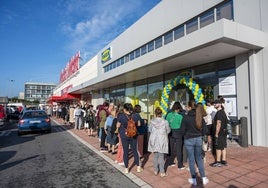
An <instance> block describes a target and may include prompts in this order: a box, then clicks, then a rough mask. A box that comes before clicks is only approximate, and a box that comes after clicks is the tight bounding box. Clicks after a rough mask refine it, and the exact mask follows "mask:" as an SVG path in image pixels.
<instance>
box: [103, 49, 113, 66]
mask: <svg viewBox="0 0 268 188" xmlns="http://www.w3.org/2000/svg"><path fill="white" fill-rule="evenodd" d="M110 59H112V48H111V47H109V48H107V49H106V50H104V51H103V52H102V53H101V62H102V63H106V62H107V61H109V60H110Z"/></svg>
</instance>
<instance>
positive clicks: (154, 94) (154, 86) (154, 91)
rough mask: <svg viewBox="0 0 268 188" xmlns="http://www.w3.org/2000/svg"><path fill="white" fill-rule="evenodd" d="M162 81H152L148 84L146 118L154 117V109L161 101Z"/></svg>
mask: <svg viewBox="0 0 268 188" xmlns="http://www.w3.org/2000/svg"><path fill="white" fill-rule="evenodd" d="M162 91H163V81H159V82H154V83H151V84H149V85H148V99H149V101H148V112H149V114H148V117H147V118H148V120H151V119H152V118H153V117H154V110H155V108H156V107H157V106H158V105H159V104H160V102H161V96H162Z"/></svg>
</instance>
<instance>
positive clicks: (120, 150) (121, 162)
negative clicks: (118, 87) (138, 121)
mask: <svg viewBox="0 0 268 188" xmlns="http://www.w3.org/2000/svg"><path fill="white" fill-rule="evenodd" d="M123 113H124V110H123V107H122V106H120V107H119V110H118V113H117V115H116V117H118V115H119V114H123ZM117 121H118V120H117V118H116V121H115V120H114V122H116V124H115V134H116V135H117V137H118V145H117V146H118V147H117V154H116V158H115V161H114V162H115V163H117V164H119V165H124V160H123V155H124V151H123V145H122V139H121V137H120V134H119V127H117ZM114 122H113V123H114Z"/></svg>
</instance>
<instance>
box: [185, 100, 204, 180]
mask: <svg viewBox="0 0 268 188" xmlns="http://www.w3.org/2000/svg"><path fill="white" fill-rule="evenodd" d="M205 116H206V111H205V109H204V107H203V105H202V104H201V103H198V104H197V105H196V107H195V108H193V109H191V110H189V111H188V113H187V115H185V116H184V118H183V120H182V124H181V132H182V133H183V135H184V146H185V148H186V151H187V155H188V163H189V168H190V174H191V178H190V179H188V182H189V183H190V184H192V185H197V182H196V171H195V163H197V167H198V169H199V173H200V175H201V177H202V181H203V184H204V185H205V184H207V183H208V178H207V177H206V174H205V168H204V161H203V159H202V136H203V135H204V134H206V123H205V120H204V117H205Z"/></svg>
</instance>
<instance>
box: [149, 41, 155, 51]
mask: <svg viewBox="0 0 268 188" xmlns="http://www.w3.org/2000/svg"><path fill="white" fill-rule="evenodd" d="M153 50H154V41H152V42H149V43H148V52H150V51H153Z"/></svg>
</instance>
